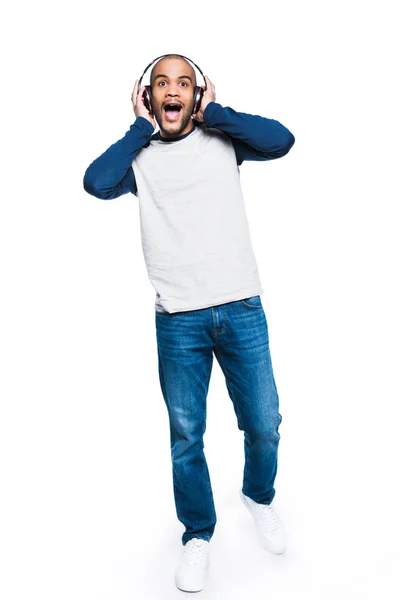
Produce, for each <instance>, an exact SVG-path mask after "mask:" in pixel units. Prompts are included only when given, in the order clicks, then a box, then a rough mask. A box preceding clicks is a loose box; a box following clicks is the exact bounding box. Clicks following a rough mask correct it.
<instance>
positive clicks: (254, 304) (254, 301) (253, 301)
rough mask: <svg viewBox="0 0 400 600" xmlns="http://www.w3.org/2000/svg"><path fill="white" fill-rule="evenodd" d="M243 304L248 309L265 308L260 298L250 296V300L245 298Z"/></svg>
mask: <svg viewBox="0 0 400 600" xmlns="http://www.w3.org/2000/svg"><path fill="white" fill-rule="evenodd" d="M241 302H242V304H243V305H244V306H246V307H247V308H263V305H262V302H261V298H260V296H250V298H244V299H243V300H241Z"/></svg>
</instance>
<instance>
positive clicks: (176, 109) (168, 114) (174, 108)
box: [164, 102, 182, 121]
mask: <svg viewBox="0 0 400 600" xmlns="http://www.w3.org/2000/svg"><path fill="white" fill-rule="evenodd" d="M181 110H182V106H181V105H180V104H177V103H175V102H169V103H168V104H165V106H164V112H165V118H166V119H167V121H177V120H178V119H179V115H180V112H181Z"/></svg>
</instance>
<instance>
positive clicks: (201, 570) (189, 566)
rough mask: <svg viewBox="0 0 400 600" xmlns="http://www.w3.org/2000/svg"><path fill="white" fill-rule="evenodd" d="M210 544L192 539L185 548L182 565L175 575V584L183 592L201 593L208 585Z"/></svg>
mask: <svg viewBox="0 0 400 600" xmlns="http://www.w3.org/2000/svg"><path fill="white" fill-rule="evenodd" d="M208 552H209V542H208V541H207V540H203V539H200V538H196V537H193V538H190V540H189V541H188V542H186V544H185V545H184V546H183V553H182V557H181V562H180V565H179V567H178V569H177V571H176V574H175V584H176V587H177V588H178V589H179V590H182V591H183V592H200V590H202V589H203V588H204V587H205V585H206V583H207V576H208V565H209V553H208Z"/></svg>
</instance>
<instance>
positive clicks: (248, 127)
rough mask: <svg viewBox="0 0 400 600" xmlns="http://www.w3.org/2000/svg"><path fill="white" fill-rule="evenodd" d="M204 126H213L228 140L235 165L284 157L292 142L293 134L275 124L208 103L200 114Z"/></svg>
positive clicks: (272, 120) (271, 121)
mask: <svg viewBox="0 0 400 600" xmlns="http://www.w3.org/2000/svg"><path fill="white" fill-rule="evenodd" d="M203 118H204V123H205V125H206V126H207V127H215V128H216V129H220V130H221V131H223V132H224V133H227V134H228V135H229V136H230V137H231V138H232V142H233V145H234V148H235V153H236V162H237V164H238V165H241V164H242V162H243V161H244V160H273V159H274V158H280V157H281V156H285V154H287V153H288V152H289V150H290V149H291V147H292V146H293V144H294V142H295V138H294V135H293V134H292V133H291V132H290V131H289V129H287V128H286V127H284V125H281V123H279V121H275V120H274V119H267V118H266V117H260V116H259V115H250V114H247V113H243V112H236V111H235V110H233V108H230V107H229V106H221V104H218V102H209V103H208V104H207V106H206V108H205V110H204V114H203Z"/></svg>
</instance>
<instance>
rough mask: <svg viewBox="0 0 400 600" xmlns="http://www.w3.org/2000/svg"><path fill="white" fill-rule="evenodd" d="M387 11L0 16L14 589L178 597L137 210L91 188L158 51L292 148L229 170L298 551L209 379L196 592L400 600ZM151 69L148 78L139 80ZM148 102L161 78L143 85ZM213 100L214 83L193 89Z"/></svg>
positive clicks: (8, 546)
mask: <svg viewBox="0 0 400 600" xmlns="http://www.w3.org/2000/svg"><path fill="white" fill-rule="evenodd" d="M394 7H395V2H389V1H383V2H382V1H381V2H379V3H378V2H368V1H363V2H361V1H351V0H347V1H338V0H336V1H335V2H321V1H320V2H317V1H307V0H306V1H303V2H295V1H284V0H283V1H282V0H281V1H280V2H262V3H261V2H260V3H256V2H249V1H248V2H245V3H240V4H237V5H234V4H232V3H220V4H218V3H216V2H198V3H194V4H193V3H184V2H177V3H175V2H171V3H168V2H162V3H140V4H139V3H133V2H122V1H118V0H115V1H114V2H109V3H107V2H99V1H97V2H88V1H81V2H79V3H78V2H77V3H65V4H64V6H63V5H61V4H60V3H50V2H40V1H39V2H34V3H30V4H28V3H27V2H22V3H19V4H18V5H14V7H13V8H12V9H11V8H8V9H6V10H3V17H4V18H2V36H1V39H2V42H1V43H2V58H3V60H2V63H3V67H2V89H3V91H2V95H1V102H2V110H1V121H2V123H1V146H2V159H1V163H2V178H1V181H2V190H1V192H2V193H1V224H0V227H1V231H0V234H1V236H0V243H1V274H0V275H1V371H2V375H1V422H0V428H1V430H0V460H1V471H0V485H1V488H2V490H1V496H0V527H1V530H0V563H1V571H2V575H1V578H0V595H1V597H2V599H3V600H37V599H38V600H39V599H40V600H47V599H52V600H53V599H54V598H57V600H71V598H74V600H104V599H108V598H110V599H111V598H112V599H113V600H114V599H115V598H118V600H124V599H133V598H146V599H147V598H148V599H152V600H153V599H154V600H165V599H170V598H182V597H183V592H180V591H179V590H177V589H176V587H175V584H174V570H175V567H176V564H177V561H178V559H179V556H180V553H181V548H182V546H181V535H182V533H183V526H182V524H181V523H180V522H179V521H178V520H177V518H176V514H175V505H174V500H173V488H172V470H171V461H170V448H169V427H168V416H167V411H166V407H165V404H164V400H163V397H162V394H161V389H160V386H159V380H158V367H157V347H156V336H155V315H154V300H155V291H154V289H153V287H152V286H151V284H150V281H149V279H148V276H147V272H146V268H145V264H144V259H143V255H142V248H141V241H140V229H139V225H140V224H139V212H138V200H137V198H135V196H133V195H132V194H127V195H125V196H122V197H120V198H118V199H115V200H112V201H102V200H99V199H96V198H94V197H93V196H90V195H89V194H87V193H86V192H85V191H84V189H83V184H82V182H83V175H84V172H85V170H86V168H87V166H88V165H89V164H90V163H91V162H92V161H93V160H94V159H95V158H96V157H97V156H99V155H100V154H102V153H103V152H104V151H105V150H106V149H107V148H108V147H109V146H110V145H111V144H112V143H114V142H115V141H117V140H118V139H120V138H122V137H123V136H124V134H125V132H126V131H127V130H128V129H129V126H130V125H131V124H132V123H133V122H134V120H135V116H134V114H133V109H132V104H131V99H130V96H131V93H132V89H133V86H134V82H135V80H136V79H137V78H139V77H140V75H141V74H142V72H143V70H144V68H145V67H146V66H147V65H148V63H149V62H150V61H151V60H152V59H153V58H155V57H157V56H159V55H161V54H165V53H168V52H178V53H180V54H184V55H186V56H188V57H189V58H191V59H193V60H194V61H195V62H196V63H197V64H198V65H199V66H200V67H201V69H202V70H203V72H204V73H205V74H207V75H208V76H209V77H210V79H211V80H212V82H213V83H214V84H215V87H216V94H217V98H216V100H217V102H219V103H220V104H222V105H223V106H231V107H232V108H234V109H235V110H237V111H242V112H247V113H252V114H259V115H262V116H265V117H269V118H274V119H277V120H278V121H280V122H282V123H283V124H284V125H286V126H287V127H288V128H289V129H290V130H291V131H292V132H293V134H294V135H295V138H296V143H295V145H294V147H293V148H292V150H291V151H290V153H289V154H288V155H287V156H285V157H283V158H282V159H279V160H276V161H268V162H264V163H262V162H261V163H260V162H257V163H250V162H245V163H243V165H242V166H241V168H240V172H241V182H242V187H243V192H244V196H245V201H246V209H247V215H248V219H249V224H250V228H251V235H252V241H253V246H254V250H255V253H256V257H257V261H258V265H259V271H260V276H261V279H262V283H263V286H264V290H265V293H264V295H263V296H262V302H263V306H264V310H265V314H266V317H267V320H268V325H269V333H270V349H271V355H272V361H273V366H274V372H275V379H276V383H277V387H278V392H279V396H280V412H281V414H282V416H283V421H282V424H281V428H280V433H281V443H280V449H279V468H278V475H277V479H276V482H275V483H276V485H275V487H276V507H277V510H278V512H279V514H280V515H281V517H282V518H283V520H284V522H285V524H286V528H287V531H288V538H289V548H288V551H287V553H286V554H285V555H282V556H273V555H270V554H268V553H267V552H266V551H264V550H263V549H262V548H261V547H260V546H258V542H257V538H256V534H255V529H254V524H253V522H252V520H251V517H250V515H249V514H248V513H247V511H246V509H245V507H244V506H243V505H242V504H241V502H240V499H239V495H238V494H239V489H240V487H241V480H242V471H243V439H242V433H241V432H240V431H239V430H238V428H237V423H236V418H235V415H234V411H233V407H232V403H231V400H230V399H229V396H228V393H227V390H226V386H225V381H224V378H223V375H222V372H221V370H220V367H219V365H218V363H217V361H216V360H214V368H213V372H212V377H211V383H210V389H209V395H208V421H207V431H206V434H205V438H204V442H205V453H206V457H207V460H208V465H209V469H210V475H211V480H212V484H213V492H214V499H215V504H216V509H217V515H218V521H217V525H216V529H215V533H214V537H213V539H212V542H211V544H210V551H211V566H210V582H209V585H208V586H207V588H206V589H205V590H204V591H203V592H200V593H199V594H198V596H199V597H203V598H210V599H211V598H212V599H218V600H220V599H225V598H229V600H238V599H239V598H240V599H242V598H243V597H244V595H246V596H247V597H249V598H257V599H258V598H268V599H269V600H276V599H279V600H281V599H290V600H303V599H304V600H311V599H316V600H320V599H323V600H330V599H331V598H332V599H333V598H335V599H337V598H338V597H339V596H341V597H345V598H351V599H352V600H356V599H361V598H362V599H363V600H365V599H369V598H374V599H375V598H377V597H382V598H385V599H395V598H398V597H399V593H400V591H399V583H398V577H397V576H396V575H395V568H396V567H398V564H399V559H400V551H399V542H398V540H399V534H400V528H399V519H398V507H399V500H400V496H399V492H398V489H397V484H398V465H399V458H400V449H399V442H398V439H399V435H398V429H399V420H398V405H399V400H400V395H399V334H400V327H399V305H400V298H399V290H398V286H399V283H398V281H399V277H398V273H399V266H398V256H399V243H398V238H399V233H398V232H399V221H398V217H397V208H398V206H397V205H398V203H399V184H398V173H399V166H398V165H399V152H398V144H399V129H400V128H399V116H398V107H399V106H400V101H399V100H400V99H399V94H398V87H397V86H398V59H396V58H395V57H396V55H397V56H398V55H399V54H398V53H399V48H398V47H396V46H398V43H397V42H398V21H397V19H396V18H395V13H394ZM147 75H149V72H148V73H147ZM143 83H147V81H144V82H143ZM201 83H202V82H201Z"/></svg>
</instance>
